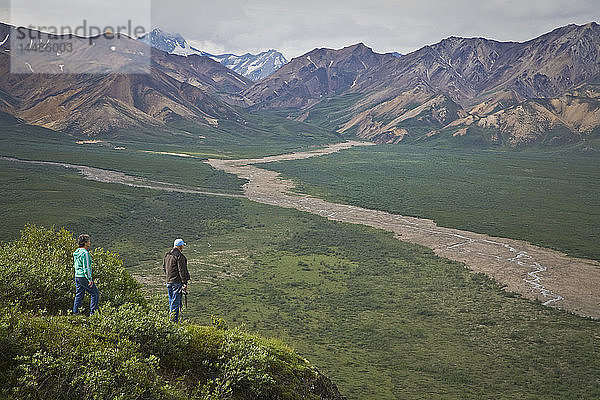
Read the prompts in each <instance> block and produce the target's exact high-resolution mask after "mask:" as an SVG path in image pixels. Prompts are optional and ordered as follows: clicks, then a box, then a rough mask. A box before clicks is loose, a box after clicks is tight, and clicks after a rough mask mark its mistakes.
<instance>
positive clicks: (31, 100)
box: [0, 24, 250, 136]
mask: <svg viewBox="0 0 600 400" xmlns="http://www.w3.org/2000/svg"><path fill="white" fill-rule="evenodd" d="M31 34H32V35H33V36H34V37H37V36H39V37H40V39H39V40H40V42H45V41H47V40H49V37H48V35H47V34H44V33H40V32H37V31H31ZM0 35H1V36H3V37H5V36H6V38H9V36H10V35H18V33H16V32H15V30H14V29H12V27H11V26H9V25H5V24H2V25H0ZM90 41H91V45H90ZM10 42H11V41H10V40H7V41H6V42H5V43H4V44H3V45H2V49H3V50H5V51H3V52H1V53H0V93H1V96H0V100H1V101H0V110H1V111H3V112H5V113H8V114H11V115H13V116H15V117H17V118H20V119H22V120H24V121H25V122H26V123H29V124H33V125H39V126H43V127H46V128H50V129H54V130H61V131H66V132H70V133H77V134H83V135H88V136H93V135H97V134H102V133H110V132H114V131H116V130H119V129H139V128H149V127H150V128H152V127H154V128H161V127H165V125H166V124H167V123H169V122H173V121H177V120H181V119H183V120H190V121H194V122H195V123H197V124H199V125H203V126H217V125H218V123H219V120H231V121H243V120H244V117H243V116H242V115H241V112H240V111H239V110H237V109H235V108H233V107H231V106H230V105H228V104H227V103H226V102H225V101H224V99H225V98H227V97H228V96H231V95H235V94H237V93H239V92H240V91H241V90H243V89H245V88H246V87H247V86H249V84H250V81H249V80H248V79H246V78H244V77H242V76H240V75H238V74H236V73H235V72H233V71H231V70H229V69H228V68H226V67H224V66H223V65H221V64H219V63H217V62H216V61H213V60H211V59H209V58H207V57H201V56H190V57H181V56H177V55H170V54H167V53H164V52H161V51H158V50H153V49H151V48H150V47H149V46H147V45H146V44H144V43H141V42H139V41H136V40H133V39H130V38H128V37H125V36H122V37H121V38H114V39H107V38H105V37H104V36H98V37H96V38H93V39H90V40H88V39H87V38H78V37H74V38H72V39H69V43H72V44H73V51H71V52H65V53H60V54H59V53H56V55H54V54H50V55H48V54H44V55H39V54H38V53H37V52H32V51H30V52H24V51H15V52H14V54H13V53H10V51H11V49H10V48H7V47H9V46H10ZM11 55H12V59H11ZM11 62H12V63H13V65H12V67H13V69H12V71H13V72H14V71H15V69H16V70H17V71H22V72H23V73H18V74H16V73H11V72H10V71H11V69H10V67H11ZM148 62H149V63H150V64H149V65H147V63H148ZM28 68H29V69H30V72H31V73H25V72H27V69H28ZM34 72H35V73H34Z"/></svg>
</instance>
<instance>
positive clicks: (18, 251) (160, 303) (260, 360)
mask: <svg viewBox="0 0 600 400" xmlns="http://www.w3.org/2000/svg"><path fill="white" fill-rule="evenodd" d="M74 250H75V240H74V239H73V235H72V234H71V233H70V232H68V231H66V230H64V229H61V230H58V231H56V230H54V229H44V228H39V227H35V226H32V225H29V226H26V227H25V229H24V230H23V231H22V234H21V238H20V239H19V240H17V241H15V242H13V243H8V244H5V245H3V246H2V248H0V264H1V265H2V268H1V269H0V292H1V293H0V398H25V399H48V398H54V399H86V400H87V399H90V400H99V399H120V400H129V399H132V400H133V399H184V398H193V399H200V400H208V399H272V398H277V399H290V400H295V399H313V398H314V399H317V398H319V396H316V395H315V394H314V393H311V389H310V388H314V387H317V386H319V385H320V386H322V385H321V384H320V383H319V382H321V381H322V380H323V377H322V376H320V375H319V374H318V373H316V371H315V370H314V369H312V368H311V367H310V366H309V365H308V364H307V363H306V362H305V361H304V360H303V359H301V358H300V357H299V356H298V355H296V354H295V353H294V352H293V351H292V350H291V349H289V348H288V347H287V346H285V345H283V344H282V343H280V342H277V341H272V340H266V339H263V338H260V337H258V336H253V335H250V334H247V333H244V332H242V331H241V330H240V329H239V328H235V329H227V325H226V323H225V322H224V321H223V320H222V319H220V318H216V317H215V318H214V322H215V326H214V327H201V326H197V325H191V324H187V323H182V324H175V323H173V322H171V320H170V318H169V315H168V312H167V307H166V299H165V298H164V296H161V297H160V299H154V300H152V301H146V300H144V299H143V297H142V294H141V292H140V290H139V287H138V284H137V283H136V282H135V281H134V279H133V278H132V277H131V275H130V274H129V273H128V272H127V271H125V270H124V268H123V264H122V261H121V260H120V259H119V258H118V256H117V255H115V254H113V253H110V252H108V251H105V250H103V249H96V250H95V251H94V252H93V254H92V259H93V268H94V280H95V281H96V282H97V283H98V286H99V288H100V291H101V299H102V302H103V304H102V306H101V308H100V310H99V311H98V312H97V313H95V314H94V315H93V316H92V317H89V318H88V317H83V316H73V315H61V314H63V311H64V310H65V309H70V308H71V305H72V301H73V294H74V285H73V278H72V275H73V271H72V268H73V267H72V262H73V261H72V253H73V251H74ZM320 386H319V387H320ZM332 392H336V391H332Z"/></svg>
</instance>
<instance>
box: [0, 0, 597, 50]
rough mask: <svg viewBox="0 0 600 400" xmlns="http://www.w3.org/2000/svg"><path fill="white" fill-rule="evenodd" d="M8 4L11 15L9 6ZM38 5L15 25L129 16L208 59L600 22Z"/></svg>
mask: <svg viewBox="0 0 600 400" xmlns="http://www.w3.org/2000/svg"><path fill="white" fill-rule="evenodd" d="M0 1H2V0H0ZM4 1H6V0H4ZM0 4H1V3H0ZM4 4H5V6H4V9H5V10H4V11H5V12H4V14H6V9H7V8H8V5H9V3H7V2H5V3H4ZM40 4H41V3H40V2H39V0H13V2H12V10H11V11H12V19H10V22H11V23H15V24H21V25H25V24H27V23H32V24H34V25H44V24H59V23H65V22H64V21H68V22H66V23H69V24H77V23H79V24H80V23H81V21H82V19H84V18H85V19H86V20H93V19H94V18H95V19H96V20H97V21H102V22H98V23H99V24H100V23H106V24H124V23H126V22H127V19H128V18H131V19H133V20H134V22H137V23H139V24H141V25H144V26H150V25H151V27H157V26H158V27H161V28H163V29H164V30H166V31H171V32H177V33H180V34H182V35H183V36H184V37H186V38H187V39H189V40H190V41H193V43H194V44H195V45H196V46H197V47H198V48H200V49H201V50H205V51H208V52H211V53H216V54H219V53H224V52H232V53H237V54H240V53H245V52H251V53H256V52H260V51H264V50H268V49H271V48H273V49H277V50H279V51H281V52H283V53H284V55H285V56H286V57H287V58H288V59H289V58H292V57H297V56H299V55H301V54H303V53H305V52H307V51H310V50H312V49H314V48H316V47H330V48H341V47H344V46H348V45H351V44H354V43H358V42H363V43H365V44H366V45H367V46H369V47H372V48H373V50H375V51H376V52H380V53H385V52H390V51H398V52H400V53H409V52H411V51H413V50H416V49H418V48H420V47H422V46H424V45H426V44H432V43H436V42H438V41H440V40H441V39H443V38H446V37H448V36H452V35H455V36H464V37H473V36H482V37H486V38H489V39H496V40H502V41H508V40H513V41H525V40H529V39H532V38H534V37H537V36H539V35H541V34H543V33H546V32H548V31H550V30H552V29H554V28H556V27H559V26H563V25H567V24H570V23H576V24H585V23H587V22H591V21H599V20H600V2H599V1H598V0H465V1H460V0H456V1H452V0H444V1H440V0H416V1H400V0H343V1H342V0H258V1H253V0H212V1H205V0H168V1H166V0H160V1H159V0H125V1H124V0H119V1H114V0H107V1H103V2H100V1H98V0H93V1H90V0H53V1H52V2H51V3H48V4H47V5H44V6H40ZM49 5H52V7H49ZM150 18H151V19H150ZM3 20H4V21H8V19H7V17H4V18H3Z"/></svg>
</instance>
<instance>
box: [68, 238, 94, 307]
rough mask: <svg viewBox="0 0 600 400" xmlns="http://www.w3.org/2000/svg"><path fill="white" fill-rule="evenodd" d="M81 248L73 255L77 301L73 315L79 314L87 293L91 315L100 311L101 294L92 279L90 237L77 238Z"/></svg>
mask: <svg viewBox="0 0 600 400" xmlns="http://www.w3.org/2000/svg"><path fill="white" fill-rule="evenodd" d="M77 242H78V244H79V248H78V249H77V250H75V252H74V253H73V267H74V268H75V301H74V302H73V314H79V307H80V306H81V303H82V302H83V296H85V292H88V293H89V294H90V297H91V299H90V315H92V314H94V311H96V310H97V309H98V301H99V300H100V292H99V291H98V288H97V287H96V285H95V284H94V280H93V279H92V258H91V257H90V253H89V251H88V250H89V248H90V246H91V245H92V241H91V240H90V235H86V234H83V235H79V238H77Z"/></svg>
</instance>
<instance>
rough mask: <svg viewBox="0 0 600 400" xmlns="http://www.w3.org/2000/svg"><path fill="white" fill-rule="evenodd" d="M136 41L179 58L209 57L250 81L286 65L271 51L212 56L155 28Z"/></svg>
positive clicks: (184, 40) (180, 37) (277, 54)
mask: <svg viewBox="0 0 600 400" xmlns="http://www.w3.org/2000/svg"><path fill="white" fill-rule="evenodd" d="M138 40H139V41H141V42H143V43H146V44H148V45H150V46H152V47H154V48H156V49H158V50H162V51H164V52H166V53H169V54H177V55H181V56H189V55H192V54H196V55H200V56H207V57H210V58H212V59H213V60H215V61H218V62H220V63H221V64H223V65H225V66H226V67H228V68H230V69H232V70H233V71H235V72H237V73H238V74H240V75H243V76H245V77H246V78H248V79H250V80H252V81H258V80H261V79H263V78H266V77H267V76H269V75H271V74H272V73H273V72H275V71H277V70H278V69H279V68H281V67H282V66H283V65H284V64H286V63H287V60H286V59H285V57H284V56H283V54H281V53H280V52H278V51H277V50H273V49H271V50H268V51H263V52H261V53H258V54H250V53H246V54H243V55H241V56H238V55H236V54H220V55H213V54H210V53H207V52H205V51H202V50H198V49H196V48H195V47H194V46H192V45H191V44H190V43H189V42H188V41H187V40H186V39H185V38H184V37H183V36H181V35H179V34H177V33H169V32H165V31H163V30H161V29H160V28H155V29H153V30H152V31H150V32H148V33H147V34H145V35H143V36H140V37H139V38H138Z"/></svg>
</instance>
